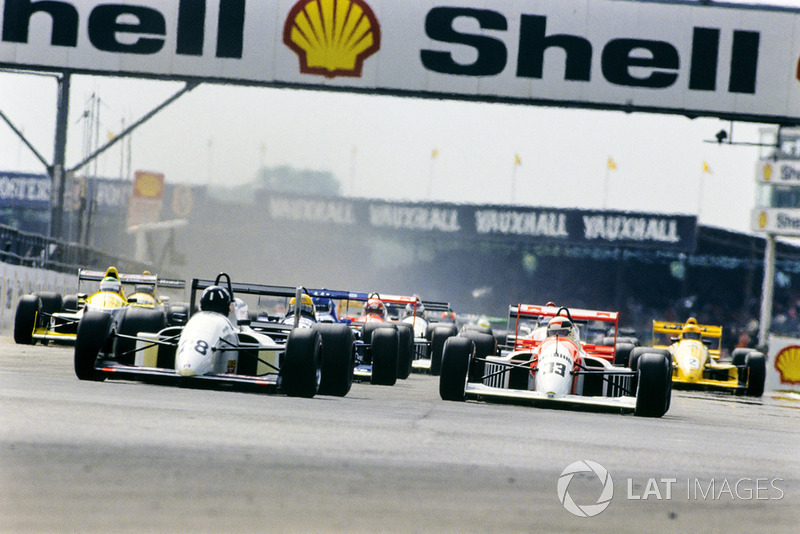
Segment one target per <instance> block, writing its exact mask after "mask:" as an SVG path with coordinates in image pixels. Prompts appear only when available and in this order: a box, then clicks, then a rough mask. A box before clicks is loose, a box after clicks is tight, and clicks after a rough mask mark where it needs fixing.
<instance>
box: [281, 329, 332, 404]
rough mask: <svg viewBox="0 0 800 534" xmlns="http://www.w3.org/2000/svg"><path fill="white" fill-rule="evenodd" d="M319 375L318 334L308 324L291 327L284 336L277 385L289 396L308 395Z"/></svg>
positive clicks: (320, 355)
mask: <svg viewBox="0 0 800 534" xmlns="http://www.w3.org/2000/svg"><path fill="white" fill-rule="evenodd" d="M321 376H322V336H321V335H320V333H319V332H318V331H317V330H315V329H311V328H295V329H294V330H292V331H291V332H290V333H289V337H288V338H287V339H286V350H285V352H284V355H283V363H282V365H281V370H280V377H281V389H282V390H283V392H284V393H286V394H287V395H288V396H290V397H305V398H308V399H310V398H312V397H313V396H314V395H316V394H317V391H319V384H320V379H321Z"/></svg>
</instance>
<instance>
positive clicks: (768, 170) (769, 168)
mask: <svg viewBox="0 0 800 534" xmlns="http://www.w3.org/2000/svg"><path fill="white" fill-rule="evenodd" d="M761 172H762V173H763V174H764V181H765V182H769V180H770V178H772V165H771V164H770V163H765V164H764V168H763V169H762V171H761Z"/></svg>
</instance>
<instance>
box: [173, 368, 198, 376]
mask: <svg viewBox="0 0 800 534" xmlns="http://www.w3.org/2000/svg"><path fill="white" fill-rule="evenodd" d="M178 374H179V375H181V376H197V373H196V372H195V370H194V369H192V368H191V367H181V368H180V369H178Z"/></svg>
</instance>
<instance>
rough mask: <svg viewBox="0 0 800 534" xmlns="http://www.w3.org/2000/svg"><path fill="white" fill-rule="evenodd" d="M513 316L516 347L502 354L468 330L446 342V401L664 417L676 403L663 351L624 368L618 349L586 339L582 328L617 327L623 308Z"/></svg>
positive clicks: (528, 308)
mask: <svg viewBox="0 0 800 534" xmlns="http://www.w3.org/2000/svg"><path fill="white" fill-rule="evenodd" d="M512 321H513V322H514V323H515V324H516V328H515V330H513V331H514V334H513V335H509V338H510V339H511V341H512V345H511V346H510V347H508V348H506V349H505V350H504V349H502V348H501V350H500V354H499V355H495V354H492V353H491V352H490V347H491V346H490V345H484V344H476V343H475V342H474V341H473V340H472V339H470V338H469V337H466V336H464V335H463V333H462V334H459V335H457V336H454V337H451V338H449V339H448V340H447V342H446V343H445V345H444V352H443V355H442V373H441V376H440V377H439V394H440V396H441V398H442V399H444V400H451V401H464V400H466V399H468V398H470V399H480V400H493V399H510V400H515V401H518V402H530V403H532V404H542V405H550V406H570V407H586V408H589V407H591V408H594V409H604V410H613V411H620V412H633V413H635V414H636V415H639V416H646V417H661V416H663V415H664V414H665V413H666V412H667V410H668V409H669V404H670V397H671V391H672V390H671V387H670V385H671V381H670V372H669V370H670V366H669V361H668V359H667V358H666V357H665V356H664V355H663V354H657V353H646V354H643V355H641V356H640V357H639V358H638V359H637V361H636V362H635V364H636V365H635V367H623V366H621V365H614V364H613V363H612V362H613V350H614V348H613V347H607V346H599V345H594V344H590V343H584V342H582V341H581V335H582V331H581V328H585V327H586V324H587V323H588V322H590V321H602V322H605V323H608V324H612V325H613V326H614V328H617V326H618V314H617V313H616V312H606V311H593V310H582V309H574V308H573V309H569V308H566V307H563V306H562V307H558V308H556V307H551V306H534V305H527V304H520V305H518V306H511V307H510V309H509V322H512ZM545 321H546V326H543V323H544V322H545ZM526 322H527V323H528V324H527V325H526V324H525V323H526ZM523 326H524V327H525V328H522V327H523ZM542 328H544V330H542ZM487 346H488V347H489V349H487V348H486V347H487ZM482 347H483V348H482ZM487 351H488V352H490V353H489V354H487Z"/></svg>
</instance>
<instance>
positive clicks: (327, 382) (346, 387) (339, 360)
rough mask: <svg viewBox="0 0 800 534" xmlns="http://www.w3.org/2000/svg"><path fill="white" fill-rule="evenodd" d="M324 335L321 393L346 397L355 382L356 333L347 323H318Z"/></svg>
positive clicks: (316, 325)
mask: <svg viewBox="0 0 800 534" xmlns="http://www.w3.org/2000/svg"><path fill="white" fill-rule="evenodd" d="M314 330H317V331H318V332H319V333H320V335H321V336H322V376H321V377H320V382H319V391H318V393H319V394H320V395H332V396H334V397H344V396H345V395H347V393H348V392H349V391H350V386H352V384H353V369H354V367H355V335H354V334H353V330H352V329H350V328H349V327H348V326H346V325H341V324H327V323H317V324H315V325H314Z"/></svg>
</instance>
